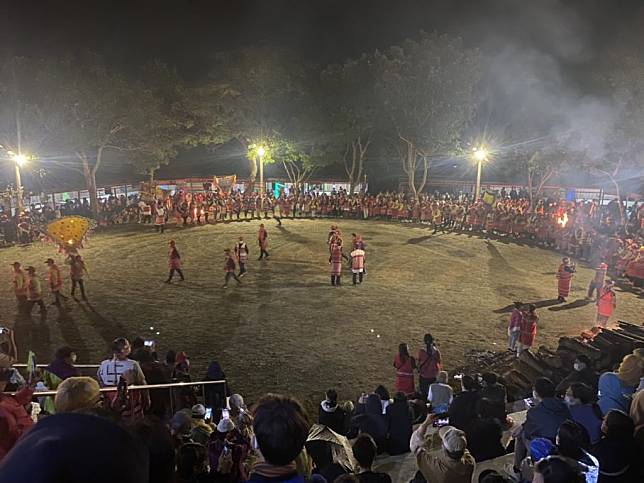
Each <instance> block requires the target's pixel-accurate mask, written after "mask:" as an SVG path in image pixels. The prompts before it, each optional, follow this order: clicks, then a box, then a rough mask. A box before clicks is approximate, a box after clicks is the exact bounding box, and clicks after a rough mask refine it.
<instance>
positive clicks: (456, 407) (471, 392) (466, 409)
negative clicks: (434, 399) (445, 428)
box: [449, 376, 481, 431]
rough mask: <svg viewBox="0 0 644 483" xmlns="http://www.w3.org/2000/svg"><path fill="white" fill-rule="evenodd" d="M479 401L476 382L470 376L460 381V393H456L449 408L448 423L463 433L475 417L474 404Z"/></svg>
mask: <svg viewBox="0 0 644 483" xmlns="http://www.w3.org/2000/svg"><path fill="white" fill-rule="evenodd" d="M479 399H481V393H480V392H479V390H478V385H477V384H476V381H475V380H474V378H473V377H471V376H463V377H462V379H461V392H460V393H458V394H457V395H456V396H455V397H454V400H453V401H452V404H451V405H450V407H449V423H450V424H451V425H452V426H454V427H456V428H458V429H460V430H462V431H465V430H466V429H467V427H468V426H469V424H470V422H471V421H472V419H474V418H475V417H476V403H478V401H479Z"/></svg>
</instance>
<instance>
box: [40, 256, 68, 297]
mask: <svg viewBox="0 0 644 483" xmlns="http://www.w3.org/2000/svg"><path fill="white" fill-rule="evenodd" d="M45 263H46V264H47V267H48V269H47V284H48V285H49V290H50V291H51V294H52V295H53V296H54V301H53V302H52V304H51V305H56V306H58V307H60V306H61V298H62V299H66V298H67V297H65V296H64V295H63V294H61V293H60V289H61V288H62V286H63V277H62V276H61V274H60V268H58V265H56V262H54V259H53V258H48V259H47V260H45Z"/></svg>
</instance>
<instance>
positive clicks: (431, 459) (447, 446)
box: [409, 414, 476, 483]
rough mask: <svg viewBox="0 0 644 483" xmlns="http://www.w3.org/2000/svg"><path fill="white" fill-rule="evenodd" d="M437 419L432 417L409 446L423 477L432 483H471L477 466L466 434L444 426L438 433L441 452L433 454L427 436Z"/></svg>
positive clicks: (414, 435)
mask: <svg viewBox="0 0 644 483" xmlns="http://www.w3.org/2000/svg"><path fill="white" fill-rule="evenodd" d="M435 418H436V415H433V414H430V415H428V416H427V419H426V420H425V421H424V422H423V423H422V424H421V425H420V427H419V428H418V429H417V430H416V431H414V433H413V434H412V437H411V441H410V443H409V445H410V448H411V451H412V452H413V453H414V454H415V455H416V463H417V464H418V469H419V471H420V473H421V474H422V476H423V477H424V478H425V479H426V480H427V481H428V482H432V483H433V482H439V483H443V482H445V483H470V481H471V480H472V474H473V473H474V467H475V465H476V463H475V462H474V458H472V455H471V454H470V453H469V451H468V450H467V438H466V437H465V433H464V432H463V431H461V430H460V429H457V428H455V427H453V426H443V427H442V428H440V429H439V430H438V435H439V438H440V440H441V443H442V444H441V448H440V449H439V450H432V449H431V445H430V442H429V441H428V440H426V439H425V435H426V433H427V429H428V428H429V427H430V426H432V423H433V422H434V419H435Z"/></svg>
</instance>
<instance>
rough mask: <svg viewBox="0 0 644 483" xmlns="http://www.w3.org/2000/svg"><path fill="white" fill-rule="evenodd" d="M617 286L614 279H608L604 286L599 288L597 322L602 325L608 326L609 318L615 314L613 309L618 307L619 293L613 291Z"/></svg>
mask: <svg viewBox="0 0 644 483" xmlns="http://www.w3.org/2000/svg"><path fill="white" fill-rule="evenodd" d="M614 286H615V284H614V282H613V281H612V280H606V282H605V283H604V286H603V287H602V288H601V289H599V291H598V295H597V302H595V305H597V324H598V325H599V326H600V327H606V324H607V323H608V319H610V316H611V315H613V310H615V307H617V295H615V292H614V291H613V287H614Z"/></svg>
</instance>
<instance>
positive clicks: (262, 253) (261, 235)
mask: <svg viewBox="0 0 644 483" xmlns="http://www.w3.org/2000/svg"><path fill="white" fill-rule="evenodd" d="M257 243H258V244H259V258H258V260H261V259H262V258H264V257H266V258H267V259H268V257H269V254H268V252H267V251H266V249H267V248H268V232H267V231H266V228H264V223H262V224H261V225H259V232H258V233H257Z"/></svg>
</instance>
